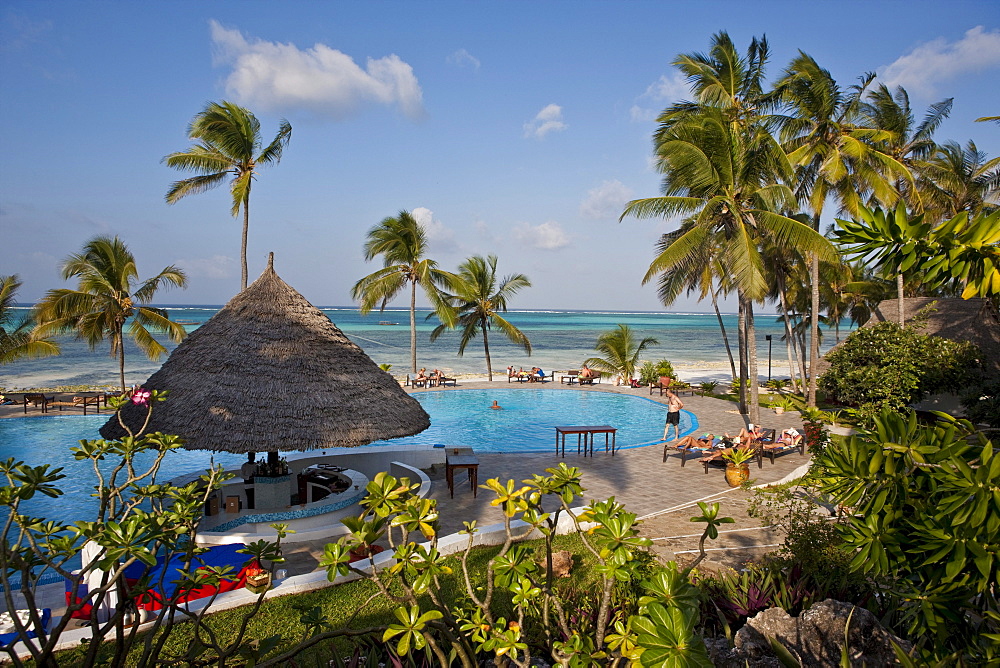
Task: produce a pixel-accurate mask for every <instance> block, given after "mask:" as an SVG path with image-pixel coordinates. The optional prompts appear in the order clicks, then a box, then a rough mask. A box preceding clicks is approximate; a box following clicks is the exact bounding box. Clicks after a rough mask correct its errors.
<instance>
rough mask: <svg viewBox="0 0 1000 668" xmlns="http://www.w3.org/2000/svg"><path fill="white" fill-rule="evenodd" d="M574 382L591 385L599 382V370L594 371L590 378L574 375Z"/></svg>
mask: <svg viewBox="0 0 1000 668" xmlns="http://www.w3.org/2000/svg"><path fill="white" fill-rule="evenodd" d="M576 382H578V383H580V384H581V385H593V384H594V383H600V382H601V372H600V371H595V372H594V375H593V376H591V377H590V378H580V377H579V376H577V377H576Z"/></svg>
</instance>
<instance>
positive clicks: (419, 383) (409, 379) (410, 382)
mask: <svg viewBox="0 0 1000 668" xmlns="http://www.w3.org/2000/svg"><path fill="white" fill-rule="evenodd" d="M406 386H407V387H427V379H426V378H417V377H416V376H415V375H413V374H412V373H408V374H406Z"/></svg>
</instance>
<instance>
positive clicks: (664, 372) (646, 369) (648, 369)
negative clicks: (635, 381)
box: [639, 360, 677, 385]
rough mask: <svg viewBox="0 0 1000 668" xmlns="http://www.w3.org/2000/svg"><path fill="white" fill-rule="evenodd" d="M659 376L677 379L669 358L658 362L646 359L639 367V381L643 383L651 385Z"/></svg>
mask: <svg viewBox="0 0 1000 668" xmlns="http://www.w3.org/2000/svg"><path fill="white" fill-rule="evenodd" d="M661 376H666V377H668V378H673V379H674V380H677V373H676V372H675V371H674V365H673V364H671V363H670V361H669V360H660V361H659V362H650V361H649V360H646V361H645V362H643V363H642V366H640V367H639V382H641V383H642V384H643V385H652V384H653V383H656V382H657V381H659V380H660V377H661Z"/></svg>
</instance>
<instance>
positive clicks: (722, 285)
mask: <svg viewBox="0 0 1000 668" xmlns="http://www.w3.org/2000/svg"><path fill="white" fill-rule="evenodd" d="M693 224H694V223H693V222H692V221H685V222H684V223H682V224H681V228H680V229H679V230H675V231H673V232H667V233H665V234H663V235H661V236H660V240H659V241H658V242H657V243H656V255H657V257H659V256H660V255H662V254H663V252H664V251H665V250H666V249H667V248H669V247H670V245H671V244H672V243H674V241H676V240H677V239H678V238H679V237H681V236H683V234H684V233H685V232H687V231H688V230H689V229H691V226H692V225H693ZM700 250H701V252H702V253H703V255H702V257H701V258H700V259H698V260H696V261H694V262H692V263H691V264H688V265H686V266H675V267H668V268H664V269H661V268H660V266H659V265H658V264H657V263H656V261H655V260H654V262H653V263H652V264H651V265H650V267H649V269H648V270H647V271H646V275H645V276H643V277H642V284H643V285H645V284H646V283H648V282H649V281H651V280H653V278H654V277H655V276H657V275H658V279H657V290H656V294H657V296H658V297H659V299H660V303H661V304H663V305H664V306H670V305H671V304H673V303H674V301H676V300H677V298H678V297H679V296H680V295H681V293H682V292H684V291H686V292H687V294H689V295H690V294H692V293H693V292H698V301H702V300H703V299H705V298H706V297H710V298H711V300H712V308H713V310H714V311H715V317H716V320H718V322H719V329H720V330H721V332H722V342H723V343H724V344H725V346H726V355H727V356H728V357H729V368H730V369H731V371H732V376H733V381H736V379H737V378H738V375H737V373H736V362H735V361H734V360H733V351H732V349H731V348H730V346H729V335H728V334H727V333H726V325H725V323H724V322H723V320H722V313H721V311H720V310H719V294H720V293H728V292H731V291H732V289H733V288H732V283H731V282H730V281H729V280H728V277H727V276H726V272H725V270H724V268H723V267H722V265H721V264H720V262H719V259H718V253H719V249H718V245H717V244H715V243H712V242H711V240H709V242H708V243H707V244H706V245H705V247H703V248H702V249H700Z"/></svg>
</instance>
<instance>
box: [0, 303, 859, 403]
mask: <svg viewBox="0 0 1000 668" xmlns="http://www.w3.org/2000/svg"><path fill="white" fill-rule="evenodd" d="M157 306H158V307H159V308H164V309H166V310H167V311H168V313H169V315H170V317H171V318H172V319H173V320H175V321H178V322H180V323H182V324H183V325H184V327H185V329H187V330H188V332H191V331H194V330H195V329H197V328H198V327H199V326H200V325H201V324H202V323H204V322H205V321H207V320H208V319H209V318H210V317H211V316H213V315H214V314H215V313H216V312H218V310H219V309H220V308H222V307H221V306H219V305H210V304H200V305H199V304H158V305H157ZM20 308H30V306H24V307H20ZM20 308H19V310H20ZM318 308H319V309H320V310H321V311H323V312H324V313H325V314H326V315H327V317H329V318H330V320H332V321H333V323H334V324H336V325H337V326H338V327H339V328H340V329H341V330H342V331H343V332H344V334H345V335H347V336H348V337H349V338H350V339H351V340H352V341H354V343H356V344H357V345H359V346H360V347H361V348H362V349H363V350H364V351H365V352H366V353H367V354H368V356H369V357H371V359H372V360H373V361H375V362H376V363H378V364H391V365H392V368H391V369H390V373H393V374H396V375H400V374H404V373H406V372H407V371H409V360H410V327H409V309H408V308H396V307H394V308H386V309H385V310H384V311H381V312H379V311H373V312H371V313H370V314H368V315H367V316H362V315H361V314H360V313H359V312H358V309H357V307H356V306H322V307H318ZM431 313H432V312H431V311H430V310H429V309H426V308H425V309H419V308H418V309H417V363H418V365H419V366H422V367H427V368H428V369H440V370H441V371H443V372H444V373H446V374H448V375H466V374H472V375H485V374H486V372H487V369H486V360H485V355H484V353H483V347H482V340H481V339H477V340H475V341H473V342H471V343H470V344H469V345H468V346H467V347H466V352H465V355H464V356H462V357H459V356H458V354H457V351H458V342H459V333H458V332H457V331H451V332H445V333H443V334H442V335H441V336H440V337H439V338H438V339H437V341H435V342H434V343H431V342H430V340H429V338H430V333H431V331H432V330H433V329H434V328H435V327H436V326H437V325H438V321H437V320H436V319H435V318H433V317H432V318H430V319H427V316H428V315H430V314H431ZM506 317H507V319H508V320H509V321H510V322H512V323H513V324H514V325H515V326H516V327H518V328H519V329H521V330H522V331H523V332H524V333H525V334H526V335H527V337H528V339H529V340H530V341H531V345H532V354H531V355H530V356H529V355H528V354H526V353H525V352H524V351H523V350H522V349H521V348H520V347H519V346H515V345H514V344H511V343H510V342H509V341H507V339H506V338H504V337H503V335H502V334H501V333H500V332H499V331H497V330H495V329H491V330H490V337H489V340H490V357H491V362H492V366H493V369H494V374H495V373H496V371H497V370H498V369H504V368H506V367H507V366H508V365H513V366H514V367H525V368H530V367H533V366H538V367H541V368H542V369H544V370H546V371H550V370H557V369H570V368H579V366H580V364H581V363H582V362H583V360H585V359H587V358H588V357H593V356H595V355H596V352H595V351H594V344H595V343H596V342H597V338H598V336H600V334H602V333H603V332H606V331H609V330H611V329H614V327H615V326H617V325H618V324H627V325H629V326H630V327H631V328H632V329H633V330H634V331H635V333H636V336H637V337H639V338H640V339H641V338H643V337H647V336H652V337H654V338H656V339H657V340H658V342H659V343H658V344H657V345H654V346H650V347H649V348H647V349H646V351H645V352H644V354H643V355H642V359H644V360H653V361H655V360H659V359H668V360H670V362H671V363H672V364H674V366H675V367H678V368H680V369H683V368H685V367H687V368H693V367H699V368H701V367H708V368H718V369H719V371H720V375H721V376H724V375H726V374H728V370H729V363H728V357H727V355H726V349H725V345H724V343H723V340H722V333H721V330H720V328H719V324H718V319H717V318H716V315H715V313H714V312H696V311H676V312H675V311H635V310H628V311H613V310H607V309H601V310H593V311H584V310H578V309H511V310H510V311H508V312H507V313H506ZM722 320H723V324H724V326H725V327H726V331H727V334H728V335H729V342H730V345H731V346H732V347H733V352H734V354H735V352H736V336H735V335H736V323H737V315H736V314H735V313H723V314H722ZM755 326H756V333H757V337H756V338H757V351H758V355H757V356H758V361H759V362H758V363H759V368H758V371H760V373H761V374H762V375H763V376H764V377H766V376H767V363H768V341H767V340H766V338H765V337H766V336H768V335H770V336H771V337H772V341H771V345H772V349H771V359H772V362H773V365H774V366H775V367H781V368H782V370H783V369H784V367H785V366H787V363H785V362H784V360H785V359H786V353H785V345H784V342H783V341H782V338H783V337H784V326H783V325H782V324H781V322H780V320H778V318H777V316H776V315H775V314H774V313H766V314H765V313H756V314H755ZM821 329H824V328H821ZM849 331H851V329H850V326H849V324H848V323H842V324H841V328H840V336H841V338H843V337H844V336H846V335H847V334H848V333H849ZM156 338H157V340H159V341H160V342H161V343H162V344H163V345H164V346H165V347H166V348H167V350H168V352H169V351H172V350H173V349H174V348H175V347H176V344H174V343H173V342H171V341H169V340H168V339H166V337H164V336H162V335H157V336H156ZM834 339H835V337H834V334H833V330H832V329H830V328H825V331H824V332H823V336H822V343H821V351H826V350H827V349H829V348H830V347H831V346H832V345H833V344H834V343H835V342H836V341H835V340H834ZM57 340H58V341H59V343H60V346H61V348H62V351H63V354H62V355H59V356H55V357H47V358H42V359H35V360H20V361H18V362H14V363H12V364H8V365H5V366H3V367H0V387H3V388H5V389H6V391H8V392H10V391H16V390H19V389H24V388H38V387H59V386H77V385H94V386H104V385H117V383H118V371H117V364H116V363H115V360H114V359H113V358H111V357H110V355H109V352H108V351H109V349H110V346H109V345H108V344H102V345H100V346H98V347H97V348H96V349H94V350H90V349H89V348H88V347H87V345H86V343H84V342H82V341H79V340H77V339H75V338H74V337H72V336H70V335H66V336H60V337H58V339H57ZM165 359H166V357H163V358H161V359H160V360H156V361H150V360H148V359H147V358H146V357H145V356H144V355H142V354H141V353H140V352H139V351H138V349H137V348H136V347H135V345H134V344H132V343H131V342H130V341H129V340H128V339H127V337H126V344H125V380H126V383H127V384H129V385H131V384H136V383H137V384H142V383H143V382H144V381H145V380H146V379H147V378H148V377H149V376H150V375H152V374H153V373H154V372H155V371H156V370H157V369H159V367H160V365H161V364H162V363H163V361H164V360H165ZM775 375H777V374H775Z"/></svg>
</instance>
